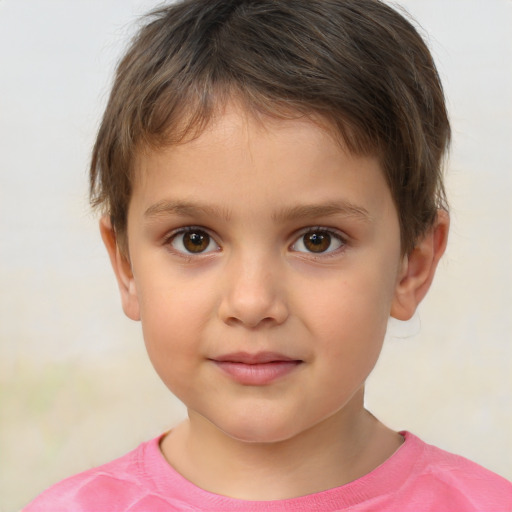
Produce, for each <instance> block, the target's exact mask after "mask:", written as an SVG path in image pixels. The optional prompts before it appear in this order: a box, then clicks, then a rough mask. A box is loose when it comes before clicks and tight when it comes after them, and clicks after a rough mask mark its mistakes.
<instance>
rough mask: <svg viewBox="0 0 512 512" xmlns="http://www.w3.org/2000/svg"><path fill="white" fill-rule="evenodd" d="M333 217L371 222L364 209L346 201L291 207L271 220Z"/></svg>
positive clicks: (284, 220)
mask: <svg viewBox="0 0 512 512" xmlns="http://www.w3.org/2000/svg"><path fill="white" fill-rule="evenodd" d="M334 215H341V216H343V217H352V218H355V219H357V220H362V221H365V222H370V221H371V215H370V213H369V212H368V210H367V209H366V208H363V207H362V206H358V205H355V204H352V203H350V202H348V201H334V202H328V203H321V204H311V205H299V206H293V207H291V208H285V209H283V210H281V211H279V212H276V213H274V214H272V219H273V220H274V221H277V222H286V221H290V220H294V219H304V218H314V217H331V216H334Z"/></svg>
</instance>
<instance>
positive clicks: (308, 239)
mask: <svg viewBox="0 0 512 512" xmlns="http://www.w3.org/2000/svg"><path fill="white" fill-rule="evenodd" d="M342 245H343V240H342V239H341V237H340V236H339V235H337V234H336V233H333V232H331V231H327V230H321V229H318V230H313V231H308V232H307V233H305V234H304V235H302V236H301V237H300V238H299V239H298V240H297V241H296V242H295V243H294V244H293V245H292V247H291V248H292V250H294V251H297V252H304V253H313V254H321V253H329V252H333V251H335V250H336V249H339V248H340V247H341V246H342Z"/></svg>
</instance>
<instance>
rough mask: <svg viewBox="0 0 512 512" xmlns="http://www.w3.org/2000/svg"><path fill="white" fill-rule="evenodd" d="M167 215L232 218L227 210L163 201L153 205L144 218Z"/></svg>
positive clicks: (196, 204) (191, 203) (190, 203)
mask: <svg viewBox="0 0 512 512" xmlns="http://www.w3.org/2000/svg"><path fill="white" fill-rule="evenodd" d="M165 215H178V216H180V217H193V216H196V215H203V216H207V217H221V218H223V219H224V220H226V221H229V219H230V217H231V215H230V213H229V211H228V210H227V209H225V208H218V207H217V206H213V205H208V204H198V203H193V202H188V201H168V200H163V201H159V202H158V203H155V204H153V205H151V206H150V207H149V208H148V209H147V210H146V211H145V212H144V217H146V218H154V217H163V216H165Z"/></svg>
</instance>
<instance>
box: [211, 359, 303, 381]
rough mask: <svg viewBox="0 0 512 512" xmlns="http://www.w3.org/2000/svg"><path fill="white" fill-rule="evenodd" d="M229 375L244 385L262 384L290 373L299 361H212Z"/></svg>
mask: <svg viewBox="0 0 512 512" xmlns="http://www.w3.org/2000/svg"><path fill="white" fill-rule="evenodd" d="M214 363H215V364H216V365H217V366H218V367H219V368H220V369H221V370H222V371H223V372H224V373H225V374H227V375H228V376H229V377H231V378H232V379H234V380H235V381H237V382H238V383H240V384H243V385H245V386H264V385H266V384H270V383H271V382H274V381H275V380H278V379H280V378H282V377H285V376H286V375H289V374H290V373H292V372H293V371H294V370H295V369H296V368H298V366H299V365H300V364H301V361H272V362H269V363H258V364H245V363H238V362H232V361H214Z"/></svg>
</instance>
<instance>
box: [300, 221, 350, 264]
mask: <svg viewBox="0 0 512 512" xmlns="http://www.w3.org/2000/svg"><path fill="white" fill-rule="evenodd" d="M308 234H312V235H313V234H316V235H318V234H322V235H328V236H329V239H330V243H329V247H328V248H327V249H326V250H324V251H319V252H316V253H315V252H314V251H298V250H295V252H298V253H301V254H307V255H308V256H307V257H309V258H328V257H332V256H337V255H338V254H339V253H340V252H341V251H343V250H344V249H345V247H346V245H347V237H346V236H344V235H343V234H342V233H340V232H339V231H337V230H335V229H332V228H326V227H324V226H314V227H309V228H306V229H303V230H302V231H301V232H300V233H299V235H298V236H297V237H296V238H295V239H294V240H295V241H294V242H293V243H292V244H291V245H290V248H293V247H294V246H296V245H297V244H300V243H302V245H304V238H305V236H306V235H308ZM333 240H335V241H337V242H339V246H338V247H336V248H334V249H331V245H332V241H333Z"/></svg>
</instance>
